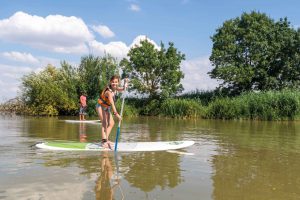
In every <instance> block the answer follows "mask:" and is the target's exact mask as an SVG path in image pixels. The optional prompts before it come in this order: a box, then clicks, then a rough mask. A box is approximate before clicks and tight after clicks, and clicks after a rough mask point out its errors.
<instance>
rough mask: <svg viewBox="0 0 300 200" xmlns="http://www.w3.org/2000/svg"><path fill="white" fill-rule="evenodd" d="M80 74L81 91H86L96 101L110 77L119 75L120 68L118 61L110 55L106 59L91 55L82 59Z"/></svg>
mask: <svg viewBox="0 0 300 200" xmlns="http://www.w3.org/2000/svg"><path fill="white" fill-rule="evenodd" d="M78 72H79V77H80V80H81V81H80V82H81V83H80V86H79V88H80V90H81V91H86V93H87V95H88V97H89V99H95V98H98V96H99V93H100V91H101V89H102V88H103V87H104V86H105V84H107V83H108V82H109V79H110V77H111V76H112V75H114V74H119V67H118V64H117V61H116V59H114V58H113V57H111V56H110V55H106V56H104V57H97V56H93V55H89V56H84V57H82V58H81V62H80V65H79V68H78ZM79 92H80V91H79Z"/></svg>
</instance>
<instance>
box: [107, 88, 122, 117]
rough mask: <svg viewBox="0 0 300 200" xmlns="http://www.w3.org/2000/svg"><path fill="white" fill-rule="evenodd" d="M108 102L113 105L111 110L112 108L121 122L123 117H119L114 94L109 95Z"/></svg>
mask: <svg viewBox="0 0 300 200" xmlns="http://www.w3.org/2000/svg"><path fill="white" fill-rule="evenodd" d="M108 100H109V101H110V103H111V108H112V111H113V114H114V115H116V117H117V118H118V119H119V120H121V119H122V117H121V116H120V115H119V113H118V111H117V109H116V106H115V102H114V100H113V94H112V93H111V92H109V93H108Z"/></svg>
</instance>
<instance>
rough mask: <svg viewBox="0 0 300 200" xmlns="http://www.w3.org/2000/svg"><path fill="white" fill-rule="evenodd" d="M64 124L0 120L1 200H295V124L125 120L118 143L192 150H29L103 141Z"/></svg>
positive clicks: (298, 181) (298, 145)
mask: <svg viewBox="0 0 300 200" xmlns="http://www.w3.org/2000/svg"><path fill="white" fill-rule="evenodd" d="M65 119H66V118H65ZM69 119H70V118H69ZM63 120H64V119H63V118H31V117H18V116H3V115H2V116H0V199H51V200H53V199H71V200H74V199H105V200H107V199H127V200H141V199H149V200H150V199H151V200H158V199H162V200H169V199H171V200H199V199H200V200H206V199H207V200H210V199H213V200H243V199H247V200H248V199H249V200H251V199H253V200H269V199H270V200H277V199H278V200H290V199H299V198H300V136H299V134H300V122H251V121H215V120H197V121H194V120H174V119H169V120H166V119H160V118H134V119H124V121H123V124H122V128H121V137H120V140H121V141H122V142H130V141H131V142H133V141H168V140H194V141H195V142H196V144H195V145H193V146H191V147H189V148H186V149H183V150H180V151H175V152H147V153H145V152H142V153H141V152H140V153H118V154H117V155H114V154H113V153H100V152H51V151H44V150H39V149H35V148H32V147H31V145H34V144H35V143H36V142H40V141H45V140H69V141H95V140H99V139H100V138H99V136H100V128H101V125H100V124H71V123H66V122H64V121H63ZM115 132H116V130H115V129H114V130H113V134H112V138H114V136H115Z"/></svg>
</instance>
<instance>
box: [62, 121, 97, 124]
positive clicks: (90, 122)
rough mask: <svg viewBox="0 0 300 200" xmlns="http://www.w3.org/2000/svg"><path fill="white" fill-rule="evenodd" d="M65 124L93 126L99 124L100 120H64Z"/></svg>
mask: <svg viewBox="0 0 300 200" xmlns="http://www.w3.org/2000/svg"><path fill="white" fill-rule="evenodd" d="M64 121H65V122H67V123H87V124H94V123H100V120H64Z"/></svg>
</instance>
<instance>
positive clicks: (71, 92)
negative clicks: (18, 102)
mask: <svg viewBox="0 0 300 200" xmlns="http://www.w3.org/2000/svg"><path fill="white" fill-rule="evenodd" d="M73 73H74V71H72V70H71V68H70V66H69V65H67V64H66V63H63V67H62V68H61V69H56V68H55V67H54V66H52V65H48V66H47V67H46V68H45V69H44V70H43V71H41V72H39V73H34V72H33V73H31V74H29V75H25V76H24V77H23V78H22V84H23V99H24V101H25V103H26V104H27V105H29V108H30V111H31V114H34V115H58V114H59V113H61V114H70V113H72V112H74V110H75V109H76V108H77V103H76V102H77V99H74V97H76V90H75V89H74V87H73V85H72V81H71V79H72V77H74V76H73ZM72 97H73V98H72Z"/></svg>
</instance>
